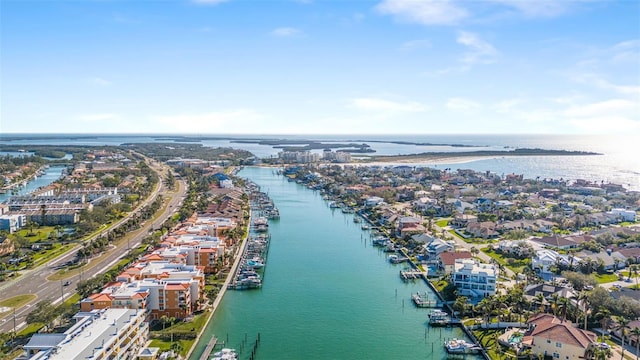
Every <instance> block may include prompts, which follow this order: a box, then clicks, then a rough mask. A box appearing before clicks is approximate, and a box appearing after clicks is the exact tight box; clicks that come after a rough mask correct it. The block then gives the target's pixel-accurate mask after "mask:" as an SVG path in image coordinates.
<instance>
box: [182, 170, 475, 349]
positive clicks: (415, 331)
mask: <svg viewBox="0 0 640 360" xmlns="http://www.w3.org/2000/svg"><path fill="white" fill-rule="evenodd" d="M239 175H240V176H243V177H247V178H249V179H250V180H252V181H254V182H256V183H257V184H259V185H260V187H261V188H262V189H263V191H266V190H268V193H269V196H270V197H271V198H272V199H273V201H274V202H275V203H276V204H277V205H278V208H279V211H280V214H281V218H280V220H279V221H276V222H270V223H269V231H268V236H271V237H272V238H273V239H274V241H272V242H270V245H269V256H268V261H267V264H266V265H267V267H268V268H269V271H268V272H269V275H268V281H264V282H263V283H262V286H261V288H260V290H256V291H229V292H227V293H226V294H225V296H224V298H223V300H222V302H221V303H220V306H219V307H218V309H217V310H216V312H215V314H214V315H213V318H212V321H211V322H210V323H209V324H208V326H207V328H206V329H205V331H204V334H203V336H202V340H201V341H200V342H199V343H198V344H197V345H196V348H195V349H194V352H193V354H192V356H191V357H190V359H192V360H197V359H199V356H200V354H201V353H202V352H203V351H204V349H205V347H206V345H207V343H208V339H210V338H211V337H212V336H217V337H218V338H219V339H228V341H226V342H225V347H228V348H233V349H236V351H237V352H238V359H250V358H251V353H252V352H253V349H252V348H253V343H254V340H251V334H258V333H260V334H261V342H260V346H259V348H258V349H257V351H255V353H254V355H255V359H278V358H283V357H284V358H288V359H312V360H313V359H327V358H336V357H337V358H345V359H348V358H351V359H364V358H368V359H377V358H389V359H393V358H398V354H402V357H404V358H410V359H446V358H447V357H448V356H449V355H448V353H447V351H446V349H445V347H444V346H443V342H444V341H445V339H447V338H460V339H464V338H466V336H465V334H464V332H463V331H462V330H461V329H460V328H458V327H442V328H438V329H436V328H432V329H430V326H429V324H428V323H427V320H426V315H427V313H426V312H425V310H424V309H421V308H417V307H415V306H411V305H410V301H409V300H408V299H410V298H411V295H412V294H415V293H420V294H428V295H429V298H430V299H436V295H435V293H433V291H432V290H431V288H430V287H429V286H428V285H427V284H426V283H424V282H423V281H410V282H406V283H405V282H403V281H402V280H401V279H400V278H399V276H398V271H399V269H398V267H397V265H394V264H391V263H389V261H388V260H387V255H388V254H386V253H384V252H383V251H377V250H378V249H377V248H373V247H372V246H371V241H370V238H369V233H364V232H363V231H362V230H361V229H360V226H359V224H356V223H354V222H353V220H352V217H353V216H354V215H352V214H345V213H342V212H340V211H334V212H332V211H331V210H330V209H329V208H327V203H326V201H325V200H323V199H322V194H320V193H319V192H313V191H311V190H309V189H307V188H306V187H304V186H301V185H298V184H296V183H295V182H288V181H286V180H285V179H284V178H283V177H281V176H280V177H278V176H276V175H274V174H273V173H272V171H271V169H264V168H245V169H243V170H242V171H241V172H240V173H239ZM363 222H364V221H363ZM265 235H266V234H265ZM363 235H364V236H363ZM354 268H355V269H362V270H359V271H353V269H354ZM263 271H264V270H263ZM256 272H257V271H256ZM363 299H366V301H362V300H363ZM245 334H249V338H248V339H247V340H245ZM283 349H286V353H284V354H283ZM333 355H335V356H333ZM467 359H469V360H472V359H473V360H475V359H480V357H479V356H478V355H467Z"/></svg>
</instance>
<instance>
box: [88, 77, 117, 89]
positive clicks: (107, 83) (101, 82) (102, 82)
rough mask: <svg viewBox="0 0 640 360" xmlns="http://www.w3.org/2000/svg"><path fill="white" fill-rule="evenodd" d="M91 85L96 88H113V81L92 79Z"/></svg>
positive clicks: (90, 79) (99, 78)
mask: <svg viewBox="0 0 640 360" xmlns="http://www.w3.org/2000/svg"><path fill="white" fill-rule="evenodd" d="M88 81H89V83H90V84H92V85H96V86H103V87H106V86H111V85H112V84H113V81H111V80H107V79H105V78H101V77H92V78H89V79H88Z"/></svg>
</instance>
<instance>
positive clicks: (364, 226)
mask: <svg viewBox="0 0 640 360" xmlns="http://www.w3.org/2000/svg"><path fill="white" fill-rule="evenodd" d="M360 228H361V229H362V230H369V225H367V224H363V225H362V226H361V227H360Z"/></svg>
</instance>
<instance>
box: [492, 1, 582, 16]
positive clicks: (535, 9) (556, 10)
mask: <svg viewBox="0 0 640 360" xmlns="http://www.w3.org/2000/svg"><path fill="white" fill-rule="evenodd" d="M492 2H494V3H497V4H502V5H505V6H508V7H510V8H513V9H515V10H517V11H518V12H519V13H521V14H523V15H525V16H527V17H556V16H560V15H563V14H565V13H567V12H568V11H569V10H570V9H571V8H572V7H573V5H575V4H576V3H577V1H565V0H492Z"/></svg>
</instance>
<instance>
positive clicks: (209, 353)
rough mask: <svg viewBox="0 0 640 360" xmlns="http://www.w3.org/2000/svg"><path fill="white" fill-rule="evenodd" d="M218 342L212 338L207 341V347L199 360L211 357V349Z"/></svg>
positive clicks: (215, 338)
mask: <svg viewBox="0 0 640 360" xmlns="http://www.w3.org/2000/svg"><path fill="white" fill-rule="evenodd" d="M217 342H218V338H217V337H215V336H214V337H212V338H211V340H209V343H208V344H207V347H206V348H205V349H204V352H203V353H202V355H200V360H207V359H209V356H210V355H211V352H212V351H213V348H215V347H216V343H217Z"/></svg>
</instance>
